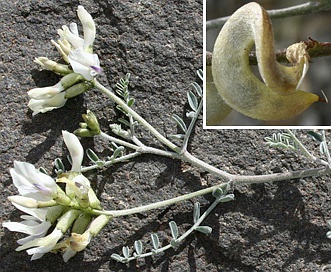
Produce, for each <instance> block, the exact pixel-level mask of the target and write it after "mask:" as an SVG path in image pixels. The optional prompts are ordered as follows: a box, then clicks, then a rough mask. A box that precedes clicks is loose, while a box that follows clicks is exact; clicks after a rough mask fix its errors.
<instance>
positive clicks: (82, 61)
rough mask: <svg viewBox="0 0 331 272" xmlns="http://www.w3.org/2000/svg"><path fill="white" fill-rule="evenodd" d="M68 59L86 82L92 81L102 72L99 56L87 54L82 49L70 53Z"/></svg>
mask: <svg viewBox="0 0 331 272" xmlns="http://www.w3.org/2000/svg"><path fill="white" fill-rule="evenodd" d="M68 59H69V62H70V65H71V67H72V69H73V70H74V72H75V73H78V74H81V75H82V76H83V77H84V78H85V79H86V80H92V79H93V78H94V77H95V76H96V75H98V74H100V73H101V72H102V69H101V68H100V61H99V58H98V55H97V54H90V53H86V52H85V51H84V50H83V49H82V48H77V49H75V50H72V51H70V53H69V56H68Z"/></svg>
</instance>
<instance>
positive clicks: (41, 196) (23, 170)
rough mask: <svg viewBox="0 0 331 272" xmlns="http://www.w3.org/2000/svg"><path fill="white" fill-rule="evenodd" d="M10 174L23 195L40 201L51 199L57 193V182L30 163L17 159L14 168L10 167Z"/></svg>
mask: <svg viewBox="0 0 331 272" xmlns="http://www.w3.org/2000/svg"><path fill="white" fill-rule="evenodd" d="M10 174H11V176H12V178H13V183H14V185H15V186H16V188H17V189H18V191H19V193H20V195H22V196H25V197H30V198H33V199H35V200H38V201H49V200H52V199H53V198H54V197H55V196H56V195H57V185H56V182H55V181H54V180H53V179H52V178H51V177H50V176H48V175H46V174H44V173H41V172H40V171H38V170H37V169H36V168H35V167H34V166H33V165H32V164H30V163H26V162H18V161H15V162H14V168H12V169H10Z"/></svg>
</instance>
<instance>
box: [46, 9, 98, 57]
mask: <svg viewBox="0 0 331 272" xmlns="http://www.w3.org/2000/svg"><path fill="white" fill-rule="evenodd" d="M77 15H78V18H79V20H80V22H81V23H82V26H83V31H84V39H82V38H81V37H79V34H78V28H77V24H76V23H71V24H70V26H69V28H68V27H67V26H65V25H64V26H62V29H59V30H58V34H59V35H60V38H61V39H60V40H58V42H55V41H53V40H52V44H54V45H55V47H56V48H57V50H58V51H59V52H60V54H61V55H62V57H63V59H64V60H65V61H66V62H67V63H69V60H68V55H69V53H70V52H71V51H72V50H75V49H78V48H82V49H83V50H84V51H85V52H87V53H92V52H93V42H94V39H95V33H96V28H95V23H94V21H93V18H92V16H91V15H90V14H89V13H88V12H87V11H86V10H85V9H84V7H83V6H78V9H77Z"/></svg>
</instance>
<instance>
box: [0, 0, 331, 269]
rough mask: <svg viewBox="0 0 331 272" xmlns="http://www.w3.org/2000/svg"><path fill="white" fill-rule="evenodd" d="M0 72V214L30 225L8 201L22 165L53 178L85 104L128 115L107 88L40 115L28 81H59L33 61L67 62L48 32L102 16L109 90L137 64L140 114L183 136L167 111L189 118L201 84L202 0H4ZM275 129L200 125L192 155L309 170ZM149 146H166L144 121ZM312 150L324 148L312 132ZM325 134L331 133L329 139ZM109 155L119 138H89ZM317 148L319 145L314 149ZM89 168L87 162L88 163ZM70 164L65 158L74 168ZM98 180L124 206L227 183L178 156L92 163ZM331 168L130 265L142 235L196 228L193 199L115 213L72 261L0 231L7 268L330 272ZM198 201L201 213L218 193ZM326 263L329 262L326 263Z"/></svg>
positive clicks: (87, 143) (101, 48) (100, 39)
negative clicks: (31, 104) (66, 135)
mask: <svg viewBox="0 0 331 272" xmlns="http://www.w3.org/2000/svg"><path fill="white" fill-rule="evenodd" d="M0 4H1V5H0V12H1V13H0V18H1V24H0V28H1V31H0V33H1V43H0V54H1V59H0V61H1V65H0V71H1V81H0V85H1V86H0V87H1V92H0V99H1V100H0V101H1V106H2V107H1V110H0V116H1V118H0V137H1V138H0V142H1V145H0V161H1V164H0V191H1V193H0V203H1V204H0V205H1V209H0V223H2V222H4V221H6V220H11V221H19V216H20V215H21V214H22V213H21V212H19V211H17V210H15V209H14V207H13V206H12V205H11V204H10V203H9V202H8V200H7V197H8V196H10V195H14V194H17V191H16V190H15V188H14V186H13V185H12V180H11V177H10V175H9V169H10V168H11V167H12V166H13V161H14V160H20V161H27V162H30V163H33V164H34V165H35V166H36V167H40V166H43V167H44V168H45V169H46V170H47V171H48V173H50V174H53V175H54V173H53V160H54V159H55V158H56V157H60V158H62V159H63V161H66V155H67V154H68V151H67V149H66V147H65V145H64V144H63V141H62V137H61V130H62V129H67V130H68V131H73V130H74V129H75V128H77V125H78V123H79V122H80V121H81V117H80V116H81V114H82V113H85V111H86V109H87V108H89V109H91V110H93V111H94V112H95V113H96V114H97V116H98V118H99V120H100V124H101V127H102V129H103V130H104V131H107V132H109V129H108V124H109V123H112V122H116V120H117V118H118V117H119V116H120V114H119V113H118V112H117V111H116V110H115V107H114V103H113V102H111V101H109V100H107V99H106V98H105V97H104V96H102V95H100V94H99V93H98V92H96V91H91V92H88V93H85V94H84V95H81V96H79V97H76V98H74V99H71V100H69V101H68V102H67V104H66V105H65V107H63V108H61V109H59V110H56V111H53V112H49V113H46V114H40V115H36V116H35V117H32V116H31V111H30V110H28V108H27V103H28V97H27V95H26V92H27V90H29V89H31V88H34V87H35V86H49V85H52V84H54V83H56V82H57V81H58V77H57V76H55V75H53V74H52V73H49V72H45V71H40V70H39V67H38V66H37V65H36V64H35V63H33V60H34V58H35V57H38V56H47V57H49V58H52V59H59V58H58V54H57V52H56V50H55V49H54V48H53V47H52V45H51V44H50V39H54V38H57V35H56V29H58V28H60V27H61V26H62V25H63V24H69V23H70V22H72V21H76V20H77V17H76V8H77V5H79V4H82V5H84V7H85V8H86V9H87V10H88V11H89V12H91V14H92V16H93V17H94V18H95V21H96V23H97V26H98V30H97V31H98V36H97V40H96V43H95V52H97V53H98V54H99V56H100V58H101V64H102V67H103V68H104V70H105V73H104V74H103V75H102V76H100V77H99V80H100V81H101V82H102V83H103V84H105V85H106V86H109V87H110V88H112V87H113V86H114V85H115V83H116V82H117V81H118V80H119V78H120V77H122V76H124V75H125V74H126V73H127V72H130V73H131V78H132V80H131V85H130V86H131V91H132V95H133V96H134V97H135V98H136V104H135V109H136V110H137V111H138V112H140V113H141V114H142V116H143V117H144V118H146V119H147V120H148V121H149V122H150V123H152V124H153V125H155V126H156V127H157V128H158V129H159V131H160V132H162V133H163V134H164V135H169V134H171V133H176V132H177V129H176V126H175V125H174V123H173V121H171V118H170V116H171V115H172V114H173V113H177V114H179V115H181V116H183V117H184V116H185V112H186V111H187V109H188V105H187V102H186V92H187V91H188V90H190V89H191V88H192V87H191V86H190V83H191V82H193V81H198V78H197V76H196V70H197V69H199V68H201V67H202V43H203V42H202V23H201V22H202V1H190V0H187V1H160V2H151V1H139V2H137V1H65V0H60V1H27V0H25V1H12V2H9V1H1V0H0ZM272 132H274V131H269V130H220V131H208V130H203V129H202V119H199V120H198V123H197V126H196V127H195V131H194V134H193V136H192V141H191V143H190V145H189V151H190V152H192V153H193V154H195V155H196V156H198V157H199V158H201V159H204V160H205V161H206V162H208V163H211V164H213V165H215V166H216V167H220V168H222V169H224V170H226V171H229V172H230V173H233V174H242V175H244V174H246V175H251V174H256V175H261V174H267V173H279V172H285V171H287V170H288V169H291V170H296V169H303V168H307V167H311V166H312V165H311V164H310V163H309V162H307V161H306V160H304V159H302V158H299V157H297V156H296V155H293V154H292V153H290V152H287V151H279V150H273V149H269V148H267V147H266V146H265V144H264V141H263V138H264V137H266V136H270V135H271V134H272ZM140 133H141V135H143V136H142V141H143V142H145V143H150V144H151V145H152V146H159V144H158V143H157V142H156V141H155V140H153V138H152V136H151V135H150V134H149V133H145V131H144V130H143V129H141V130H140ZM302 137H303V140H304V142H306V143H308V144H309V147H310V148H311V149H315V148H317V145H316V144H314V143H313V142H311V140H310V139H308V138H307V137H306V136H305V134H304V132H302ZM328 137H330V136H329V135H328ZM82 144H83V146H84V147H85V148H92V149H94V150H95V152H96V153H97V154H98V155H99V156H100V157H101V158H102V157H106V156H108V155H110V154H109V149H108V147H109V146H108V143H105V142H104V141H102V140H100V139H83V140H82ZM314 154H316V155H317V154H318V151H316V152H315V153H314ZM84 165H88V161H87V160H86V161H85V162H84ZM67 166H68V163H67ZM88 178H89V179H90V180H91V182H92V183H93V187H94V189H95V191H96V192H97V194H98V196H99V198H100V199H101V201H102V204H103V205H104V207H105V209H124V208H128V207H134V206H137V205H143V204H147V203H152V202H155V201H157V200H160V199H167V198H170V197H174V196H178V195H181V194H184V193H188V192H192V191H194V190H198V189H201V188H205V187H206V186H209V185H212V184H216V183H217V182H219V180H217V179H215V178H213V177H211V176H210V175H208V174H207V173H203V172H200V171H198V170H197V169H196V168H194V167H192V166H190V165H188V164H185V163H181V162H179V161H175V160H171V159H167V158H161V157H157V156H147V155H146V156H140V157H137V158H136V159H134V160H132V161H130V162H128V163H126V164H119V165H115V166H114V167H111V168H109V169H104V170H99V171H92V172H90V173H88ZM329 192H330V182H329V177H322V178H306V179H304V180H292V181H284V182H280V183H277V184H260V185H253V186H241V187H240V188H237V189H236V190H235V192H234V193H235V197H236V200H235V201H234V202H229V203H225V204H224V205H220V206H218V207H217V209H216V210H215V212H214V213H213V214H212V215H211V216H209V217H208V218H207V220H206V221H205V224H206V225H209V226H212V227H213V232H212V233H211V234H210V235H208V236H205V235H203V234H201V233H195V234H193V235H191V236H190V237H188V239H187V240H185V241H184V243H183V244H181V245H180V246H179V247H178V248H176V249H175V250H169V251H167V252H166V253H165V254H164V255H159V256H156V257H153V258H147V259H145V260H139V261H138V262H132V263H130V264H129V265H128V266H126V265H123V264H119V263H116V262H115V261H113V260H111V259H110V255H111V254H112V253H121V249H122V246H129V247H132V245H133V243H134V241H135V240H138V239H141V240H142V242H143V243H144V245H145V247H146V248H148V247H149V246H150V240H149V237H150V234H151V233H158V235H159V237H160V238H161V243H162V244H163V245H165V244H167V242H168V241H169V239H170V232H169V228H168V223H169V221H171V220H175V221H176V222H177V224H178V225H179V231H180V232H183V231H185V230H187V229H188V228H189V227H190V226H191V224H192V209H193V203H194V202H193V201H188V202H185V203H181V204H178V205H174V206H171V207H168V208H164V209H160V210H156V211H152V212H148V213H144V214H137V215H133V216H128V217H123V218H118V219H116V220H113V221H111V222H110V223H109V224H108V225H107V226H106V227H105V228H104V229H103V230H102V231H101V233H100V234H99V235H98V236H97V237H96V238H95V239H93V241H91V243H90V245H89V246H88V248H87V249H86V250H84V251H83V252H81V253H79V254H77V255H76V256H75V257H74V258H73V259H71V260H70V261H69V262H68V263H67V264H65V263H64V262H63V260H62V257H61V256H60V255H59V254H57V255H54V254H46V255H45V256H44V257H43V258H41V259H40V260H37V261H33V262H31V261H30V258H29V256H28V255H27V254H26V252H16V251H15V248H16V247H17V243H16V240H17V239H19V238H21V237H23V235H20V234H17V233H13V232H10V231H8V230H7V229H4V228H3V227H1V228H0V268H1V271H322V269H324V268H327V267H328V265H329V260H330V252H331V244H330V240H328V239H326V237H325V234H326V232H327V230H328V229H327V226H326V220H328V219H329V218H330V212H329V211H330V196H329ZM194 201H199V202H200V203H201V207H202V210H204V209H206V207H208V204H209V203H210V202H211V201H212V197H211V196H210V195H207V196H204V197H200V198H198V199H195V200H194ZM324 271H325V270H324Z"/></svg>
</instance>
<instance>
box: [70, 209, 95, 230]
mask: <svg viewBox="0 0 331 272" xmlns="http://www.w3.org/2000/svg"><path fill="white" fill-rule="evenodd" d="M91 221H92V215H90V214H88V213H84V214H81V215H80V216H79V217H78V218H77V219H76V221H75V223H74V225H73V226H72V229H71V232H74V233H78V234H82V233H84V231H85V230H86V228H87V226H88V225H89V224H90V223H91Z"/></svg>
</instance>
